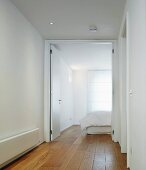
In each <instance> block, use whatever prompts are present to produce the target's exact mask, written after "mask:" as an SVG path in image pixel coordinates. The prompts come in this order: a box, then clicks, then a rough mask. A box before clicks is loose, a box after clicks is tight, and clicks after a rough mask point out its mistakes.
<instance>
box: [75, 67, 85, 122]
mask: <svg viewBox="0 0 146 170" xmlns="http://www.w3.org/2000/svg"><path fill="white" fill-rule="evenodd" d="M73 99H74V124H79V120H80V119H82V118H83V117H84V116H86V114H87V71H86V70H76V71H75V70H74V71H73Z"/></svg>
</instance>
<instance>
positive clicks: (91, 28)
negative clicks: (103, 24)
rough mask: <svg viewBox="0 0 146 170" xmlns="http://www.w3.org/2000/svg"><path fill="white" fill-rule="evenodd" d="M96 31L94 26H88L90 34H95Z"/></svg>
mask: <svg viewBox="0 0 146 170" xmlns="http://www.w3.org/2000/svg"><path fill="white" fill-rule="evenodd" d="M97 30H98V29H97V26H96V25H90V26H89V31H90V32H97Z"/></svg>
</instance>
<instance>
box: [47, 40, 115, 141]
mask: <svg viewBox="0 0 146 170" xmlns="http://www.w3.org/2000/svg"><path fill="white" fill-rule="evenodd" d="M49 45H50V49H51V66H50V67H51V75H50V76H51V79H52V84H51V88H50V89H51V92H52V99H51V113H52V114H51V126H50V128H51V131H52V135H51V136H52V139H55V138H56V137H58V136H59V135H60V132H61V131H62V130H64V129H65V128H68V127H70V126H71V125H73V124H74V125H80V124H81V127H82V130H84V131H85V130H87V132H88V133H91V134H93V133H95V134H96V133H101V134H102V133H111V132H112V127H111V126H112V124H111V123H112V122H113V121H112V120H111V119H112V100H113V96H112V94H113V92H112V91H113V87H112V84H113V82H112V66H113V65H112V55H113V54H112V50H113V44H112V42H106V41H105V42H94V43H90V42H87V43H83V42H80V43H79V42H74V43H73V42H70V43H68V42H65V41H64V42H62V43H60V44H59V42H58V43H56V44H55V43H52V44H48V46H49ZM55 58H57V59H55ZM55 60H56V61H55ZM53 77H54V78H53ZM56 77H57V78H56ZM53 92H54V93H53ZM56 92H57V93H56ZM57 95H58V97H57V98H56V96H57ZM58 100H59V101H60V102H59V105H58ZM56 105H57V106H56ZM56 108H58V110H57V109H56ZM59 113H60V114H59ZM89 113H90V114H89ZM59 115H60V116H59ZM83 127H84V128H83ZM96 129H97V132H96ZM92 130H94V131H92Z"/></svg>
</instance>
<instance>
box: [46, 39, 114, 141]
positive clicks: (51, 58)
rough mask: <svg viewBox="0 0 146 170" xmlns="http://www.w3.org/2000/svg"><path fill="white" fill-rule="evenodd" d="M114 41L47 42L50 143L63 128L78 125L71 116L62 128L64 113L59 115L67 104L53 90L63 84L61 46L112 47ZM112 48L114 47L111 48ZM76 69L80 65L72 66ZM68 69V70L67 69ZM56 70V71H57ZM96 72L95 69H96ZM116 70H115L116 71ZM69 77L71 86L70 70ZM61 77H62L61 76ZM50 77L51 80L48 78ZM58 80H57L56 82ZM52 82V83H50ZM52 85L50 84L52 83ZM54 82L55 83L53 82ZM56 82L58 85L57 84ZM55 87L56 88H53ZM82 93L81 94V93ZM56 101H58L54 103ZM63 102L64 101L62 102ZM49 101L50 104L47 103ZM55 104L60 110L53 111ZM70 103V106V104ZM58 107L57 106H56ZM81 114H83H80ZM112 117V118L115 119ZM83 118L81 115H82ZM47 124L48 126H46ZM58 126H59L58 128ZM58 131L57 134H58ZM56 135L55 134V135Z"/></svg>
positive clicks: (48, 139)
mask: <svg viewBox="0 0 146 170" xmlns="http://www.w3.org/2000/svg"><path fill="white" fill-rule="evenodd" d="M114 43H115V42H114V41H110V42H108V41H103V42H99V41H93V42H92V41H91V42H90V41H89V42H88V41H82V42H81V41H46V53H45V54H46V55H45V70H46V71H47V73H46V71H45V80H46V79H47V82H48V85H49V86H47V85H46V84H47V83H46V84H45V92H46V91H47V93H48V88H49V89H50V90H49V93H48V95H47V96H48V97H47V96H46V95H45V118H44V119H45V139H46V141H50V140H53V139H55V138H56V137H57V136H59V135H60V132H61V131H62V130H63V128H66V127H68V126H69V125H71V124H74V123H75V124H76V123H78V122H77V121H78V120H77V121H76V120H75V121H76V122H75V121H74V120H73V119H74V117H73V116H70V117H68V121H66V122H64V124H65V127H61V126H60V124H59V123H60V121H59V119H60V115H61V117H62V113H61V112H60V114H58V113H59V109H60V107H62V105H63V104H64V102H65V99H63V100H62V98H63V97H62V96H59V92H58V90H56V91H54V90H53V88H54V87H55V88H56V87H57V88H58V89H59V84H60V82H61V83H62V81H61V80H60V79H59V74H58V73H61V71H59V68H60V62H61V61H60V57H56V56H57V55H58V53H60V52H59V51H60V46H61V45H70V44H76V45H78V46H79V45H81V44H83V45H86V46H87V44H90V45H92V44H94V45H95V44H112V45H114ZM111 47H112V46H111ZM50 49H51V50H50ZM112 51H113V50H112V48H111V54H112ZM48 64H49V70H50V72H49V73H48V69H46V68H48ZM52 64H56V66H53V65H52ZM63 67H66V66H65V65H64V66H63ZM72 67H73V68H74V69H77V70H78V68H79V65H78V68H77V67H75V65H73V66H72ZM67 69H68V68H67ZM55 70H56V71H55ZM88 70H92V69H88ZM94 70H95V69H94ZM100 70H101V68H100ZM114 70H115V69H114ZM54 73H55V74H56V75H53V74H54ZM67 74H68V75H67V77H68V78H67V81H68V83H69V84H71V83H72V73H71V71H70V70H68V73H67ZM60 76H61V75H60ZM48 77H49V78H48ZM53 77H54V79H53ZM55 79H56V80H55ZM50 80H51V81H50ZM49 81H50V82H51V83H50V82H49ZM53 81H54V82H53ZM55 82H56V83H55ZM55 84H57V86H56V85H55ZM53 86H54V87H53ZM113 88H114V86H113ZM65 90H66V91H68V89H67V88H66V89H65ZM53 91H54V92H55V93H57V94H56V95H55V94H53ZM80 93H81V92H80ZM53 95H55V96H56V97H53ZM49 96H51V97H49ZM70 96H71V94H70ZM67 97H69V96H67ZM115 97H116V95H115V96H113V101H116V100H117V99H115ZM54 100H56V101H54ZM61 100H62V101H61ZM47 101H48V102H47ZM72 102H73V101H71V102H69V103H72ZM53 103H55V105H56V104H57V105H58V107H57V108H58V109H56V108H54V109H53V107H54V106H55V105H53ZM69 103H68V104H69ZM113 106H114V104H113ZM55 107H56V106H55ZM71 107H73V106H71V105H70V107H69V108H71ZM85 107H87V106H85ZM54 110H55V111H57V112H58V113H57V114H56V116H55V117H54V118H53V116H54V115H53V114H54ZM69 112H70V111H69V110H67V113H69ZM80 113H81V112H80ZM84 113H85V110H84ZM112 114H113V115H114V112H113V113H112ZM113 115H112V117H114V116H113ZM78 116H79V115H78ZM80 116H81V115H80ZM46 119H47V120H49V121H46ZM77 119H78V118H77ZM53 121H55V122H58V123H57V124H58V125H57V124H56V123H53ZM46 124H47V125H46ZM56 125H57V126H56ZM113 128H114V126H113ZM56 131H57V132H56ZM115 131H116V129H115ZM53 133H54V134H53ZM48 135H49V137H48Z"/></svg>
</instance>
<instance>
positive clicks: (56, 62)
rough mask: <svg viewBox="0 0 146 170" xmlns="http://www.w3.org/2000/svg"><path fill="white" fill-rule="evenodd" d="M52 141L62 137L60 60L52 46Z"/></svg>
mask: <svg viewBox="0 0 146 170" xmlns="http://www.w3.org/2000/svg"><path fill="white" fill-rule="evenodd" d="M51 50H52V54H51V131H52V135H51V140H54V139H55V138H57V137H58V136H60V104H61V103H60V102H61V101H60V58H59V54H58V51H57V49H56V48H55V47H54V46H53V45H51Z"/></svg>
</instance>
